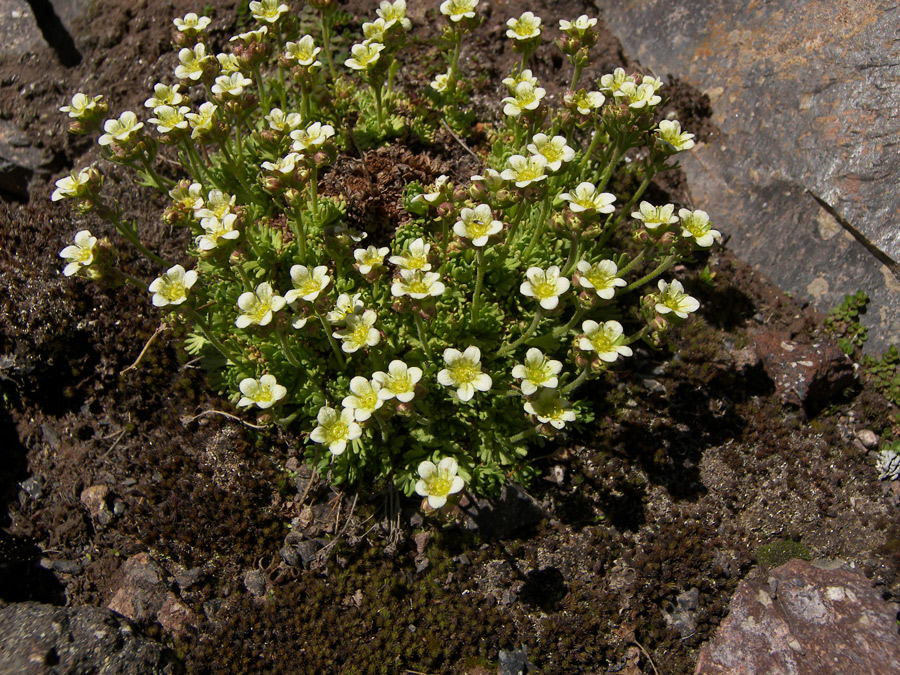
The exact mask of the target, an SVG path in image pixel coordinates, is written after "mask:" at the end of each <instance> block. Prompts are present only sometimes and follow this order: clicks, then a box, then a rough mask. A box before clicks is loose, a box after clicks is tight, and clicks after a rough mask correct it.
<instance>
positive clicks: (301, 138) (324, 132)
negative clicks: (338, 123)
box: [291, 122, 334, 152]
mask: <svg viewBox="0 0 900 675" xmlns="http://www.w3.org/2000/svg"><path fill="white" fill-rule="evenodd" d="M332 136H334V127H333V126H331V125H330V124H322V123H321V122H313V123H312V124H310V125H309V126H308V127H306V129H297V130H296V131H292V132H291V138H292V139H293V141H294V143H293V145H292V147H291V149H292V150H293V151H294V152H315V151H316V150H318V149H319V148H320V147H322V146H323V145H324V144H325V141H327V140H328V139H329V138H331V137H332Z"/></svg>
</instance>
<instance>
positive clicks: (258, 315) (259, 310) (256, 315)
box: [250, 302, 272, 323]
mask: <svg viewBox="0 0 900 675" xmlns="http://www.w3.org/2000/svg"><path fill="white" fill-rule="evenodd" d="M271 309H272V305H271V303H269V302H257V303H256V307H254V308H253V309H252V310H251V311H250V318H251V319H253V322H254V323H259V322H260V321H262V320H263V319H264V318H266V314H268V313H269V311H270V310H271Z"/></svg>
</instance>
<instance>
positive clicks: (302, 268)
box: [284, 265, 331, 303]
mask: <svg viewBox="0 0 900 675" xmlns="http://www.w3.org/2000/svg"><path fill="white" fill-rule="evenodd" d="M327 273H328V268H327V267H326V266H325V265H319V266H318V267H315V268H314V269H312V270H311V269H309V268H308V267H306V265H294V266H293V267H291V281H292V282H293V284H294V287H293V288H292V289H291V290H289V291H288V292H287V293H285V294H284V299H285V301H286V302H288V303H293V302H294V301H295V300H296V299H297V298H303V299H304V300H306V301H307V302H313V301H314V300H315V299H316V298H318V297H319V293H321V292H322V291H324V290H325V289H326V288H328V284H329V283H330V282H331V277H330V276H328V274H327Z"/></svg>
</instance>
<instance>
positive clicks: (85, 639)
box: [0, 602, 184, 675]
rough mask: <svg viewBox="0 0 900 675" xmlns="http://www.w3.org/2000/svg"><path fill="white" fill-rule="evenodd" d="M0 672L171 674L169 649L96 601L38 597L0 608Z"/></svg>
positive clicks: (174, 667)
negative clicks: (67, 602) (68, 603)
mask: <svg viewBox="0 0 900 675" xmlns="http://www.w3.org/2000/svg"><path fill="white" fill-rule="evenodd" d="M0 645H2V647H0V672H2V673H16V675H51V674H58V673H96V674H97V675H176V674H177V673H182V672H184V669H183V668H182V666H181V664H180V663H179V661H178V659H177V658H176V657H175V655H174V653H173V652H172V651H171V650H170V649H168V648H166V647H165V646H163V645H162V644H160V643H158V642H156V641H154V640H151V639H149V638H146V637H144V636H143V635H141V634H140V633H139V632H138V631H137V630H136V629H135V628H134V627H133V626H132V625H131V623H130V622H129V621H128V620H127V619H125V618H123V617H121V616H119V615H118V614H116V613H114V612H111V611H109V610H107V609H100V608H98V607H55V606H53V605H44V604H41V603H37V602H20V603H12V604H9V605H6V606H4V607H2V608H0Z"/></svg>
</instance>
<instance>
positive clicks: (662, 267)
mask: <svg viewBox="0 0 900 675" xmlns="http://www.w3.org/2000/svg"><path fill="white" fill-rule="evenodd" d="M677 260H678V256H677V255H675V254H674V253H673V254H672V255H670V256H669V257H668V258H666V259H665V260H663V261H662V262H661V263H660V264H659V265H658V266H657V267H656V269H655V270H653V271H652V272H649V273H647V274H645V275H644V276H642V277H641V278H640V279H638V280H637V281H635V282H634V283H631V284H628V285H627V286H626V287H625V288H623V289H622V291H621V293H628V292H629V291H633V290H634V289H635V288H638V287H640V286H643V285H644V284H646V283H647V282H648V281H651V280H652V279H654V278H656V277H658V276H659V275H660V274H662V273H663V272H665V271H666V270H667V269H669V268H670V267H671V266H672V265H674V264H675V262H676V261H677Z"/></svg>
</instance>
